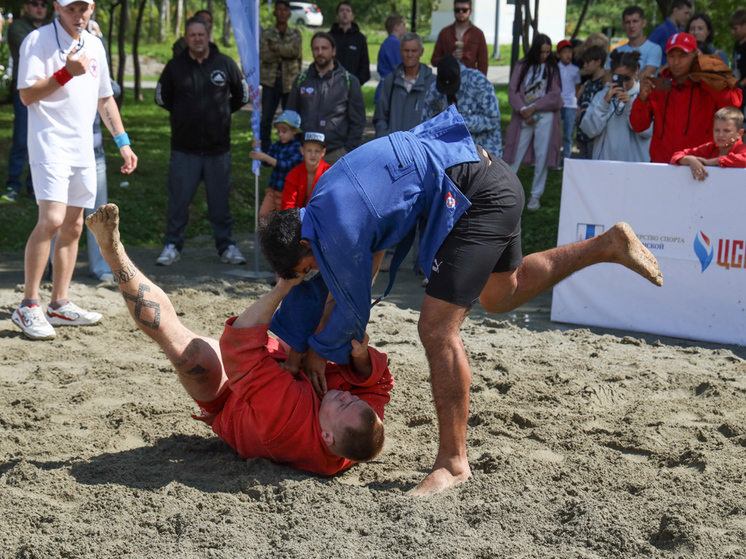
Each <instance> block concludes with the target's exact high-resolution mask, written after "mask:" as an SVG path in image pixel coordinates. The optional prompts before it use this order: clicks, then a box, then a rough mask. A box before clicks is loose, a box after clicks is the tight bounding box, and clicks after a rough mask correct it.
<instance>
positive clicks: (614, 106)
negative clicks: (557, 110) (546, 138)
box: [580, 51, 652, 163]
mask: <svg viewBox="0 0 746 559" xmlns="http://www.w3.org/2000/svg"><path fill="white" fill-rule="evenodd" d="M639 69H640V53H639V52H620V51H614V52H612V53H611V73H612V77H611V81H610V82H608V83H607V84H606V87H605V88H604V89H602V90H601V91H599V92H598V93H596V95H594V96H593V99H592V100H591V103H590V105H588V110H587V111H586V113H585V116H584V117H583V120H582V121H581V122H580V129H581V130H582V131H583V132H584V133H585V135H586V136H588V137H589V138H591V140H592V142H593V155H592V159H605V160H613V161H631V162H640V163H647V162H649V161H650V136H651V134H652V126H650V127H648V129H647V130H645V131H644V132H641V133H637V132H635V131H634V130H632V128H631V127H630V125H629V113H630V111H631V110H632V103H633V102H634V100H635V98H637V96H638V95H639V93H640V83H639V82H638V81H637V76H638V71H639Z"/></svg>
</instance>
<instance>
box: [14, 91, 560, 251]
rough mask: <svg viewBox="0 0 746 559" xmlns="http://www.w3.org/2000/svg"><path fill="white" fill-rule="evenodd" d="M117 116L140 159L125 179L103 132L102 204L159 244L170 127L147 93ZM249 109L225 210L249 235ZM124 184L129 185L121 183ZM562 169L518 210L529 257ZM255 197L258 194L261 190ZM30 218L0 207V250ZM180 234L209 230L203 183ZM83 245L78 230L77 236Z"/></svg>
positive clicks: (236, 123) (30, 208) (235, 138)
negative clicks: (531, 208) (527, 208)
mask: <svg viewBox="0 0 746 559" xmlns="http://www.w3.org/2000/svg"><path fill="white" fill-rule="evenodd" d="M374 91H375V88H373V87H364V88H363V96H364V98H365V102H366V112H367V114H368V115H372V114H373V108H374V107H373V94H374ZM496 91H497V95H498V99H499V101H500V110H501V113H502V120H503V130H504V129H505V128H506V127H507V124H508V122H509V120H510V107H509V105H508V94H507V87H506V86H498V87H497V88H496ZM7 98H8V94H7V90H3V89H0V99H7ZM122 116H123V119H124V123H125V126H126V127H127V131H128V133H129V135H130V138H131V139H132V143H133V149H134V150H135V153H136V154H137V155H138V157H139V164H138V169H137V170H136V171H135V173H133V174H132V175H130V176H128V177H125V176H124V175H121V174H120V173H119V167H120V166H121V157H120V155H119V150H117V148H116V146H115V145H114V141H113V140H112V139H111V137H110V136H109V135H108V134H107V133H105V134H104V147H105V150H106V160H107V166H108V183H109V201H111V202H114V203H115V204H117V205H119V206H120V208H121V209H122V211H123V212H124V213H126V215H127V216H128V218H127V219H126V220H124V221H123V223H122V239H123V241H124V243H125V244H126V245H128V246H151V247H152V246H161V245H162V244H163V242H164V239H163V235H164V230H165V224H166V206H167V198H168V197H167V192H166V176H167V172H168V159H169V153H170V139H171V130H170V126H169V121H168V113H167V112H166V111H165V110H163V109H161V108H159V107H158V106H156V105H155V103H154V101H153V97H152V95H146V96H145V101H144V102H143V103H135V102H134V98H133V92H132V90H130V89H127V90H126V91H125V101H124V105H123V107H122ZM12 123H13V107H12V105H11V104H9V103H4V104H1V105H0V177H3V178H4V177H6V176H7V165H8V159H7V154H8V151H9V150H10V144H11V139H12V131H13V125H12ZM249 130H250V113H249V112H248V111H239V112H237V113H236V114H234V116H233V126H232V132H231V135H232V137H231V150H232V155H233V169H232V183H233V184H232V191H231V208H232V210H233V216H234V222H235V223H234V232H236V233H248V232H251V231H253V226H254V175H253V174H252V173H251V159H249V152H250V151H251V139H252V135H251V132H249ZM270 172H271V170H270V169H269V168H268V167H263V168H262V173H261V177H260V180H259V184H260V193H263V191H264V188H265V187H266V185H267V183H268V181H269V175H270ZM518 176H519V178H520V179H521V182H522V183H523V185H524V189H525V190H526V199H528V192H529V190H530V185H531V178H532V176H533V169H532V168H523V169H521V170H520V171H519V173H518ZM123 181H127V182H129V186H127V187H122V186H121V183H122V182H123ZM561 184H562V173H561V172H559V171H549V178H548V179H547V188H546V192H545V193H544V196H543V197H542V200H541V204H542V206H541V209H540V210H539V211H537V212H524V215H523V221H522V226H523V250H524V254H529V253H532V252H536V251H539V250H545V249H547V248H551V247H553V246H556V243H557V226H558V223H559V202H560V194H561ZM260 196H262V195H261V194H260ZM36 219H37V210H36V203H35V202H34V201H33V200H30V199H26V198H23V199H22V200H21V201H19V202H17V203H15V204H3V205H0V247H1V248H0V251H20V250H23V248H24V246H25V244H26V240H27V238H28V235H29V233H30V232H31V230H32V229H33V228H34V225H35V224H36ZM186 234H187V237H188V238H191V237H195V236H200V235H207V236H210V235H211V234H212V229H211V227H210V225H209V222H208V220H207V204H206V202H205V194H204V186H201V187H200V190H199V191H198V192H197V195H196V196H195V197H194V201H193V203H192V206H191V211H190V220H189V225H188V227H187V231H186ZM82 239H83V240H82V242H83V243H85V235H83V237H82Z"/></svg>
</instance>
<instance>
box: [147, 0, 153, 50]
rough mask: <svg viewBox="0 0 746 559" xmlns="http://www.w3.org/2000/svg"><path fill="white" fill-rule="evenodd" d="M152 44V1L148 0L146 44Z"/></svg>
mask: <svg viewBox="0 0 746 559" xmlns="http://www.w3.org/2000/svg"><path fill="white" fill-rule="evenodd" d="M152 42H153V0H148V44H150V43H152Z"/></svg>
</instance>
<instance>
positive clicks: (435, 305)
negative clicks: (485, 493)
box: [411, 295, 471, 495]
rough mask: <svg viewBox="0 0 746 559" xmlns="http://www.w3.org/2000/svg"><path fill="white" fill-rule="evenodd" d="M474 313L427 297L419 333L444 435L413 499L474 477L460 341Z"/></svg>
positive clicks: (468, 370)
mask: <svg viewBox="0 0 746 559" xmlns="http://www.w3.org/2000/svg"><path fill="white" fill-rule="evenodd" d="M468 314H469V309H468V308H466V307H460V306H458V305H454V304H453V303H447V302H445V301H441V300H439V299H435V298H434V297H430V296H429V295H425V299H424V301H423V303H422V311H421V313H420V322H419V332H420V339H421V340H422V344H423V345H424V346H425V352H426V354H427V360H428V363H429V365H430V382H431V384H432V390H433V399H434V400H435V411H436V412H437V415H438V429H439V432H440V439H439V446H438V456H437V457H436V459H435V464H434V465H433V468H432V470H431V471H430V473H429V474H428V475H427V477H425V479H424V480H423V481H422V482H421V483H420V484H419V485H418V486H417V487H416V488H414V489H413V490H412V491H411V493H412V494H414V495H431V494H433V493H440V492H441V491H445V490H446V489H449V488H450V487H453V486H455V485H458V484H460V483H463V482H464V481H466V480H468V479H469V478H470V477H471V470H470V469H469V461H468V459H467V457H466V426H467V422H468V420H469V387H470V385H471V368H470V367H469V360H468V358H467V356H466V350H465V349H464V344H463V342H462V340H461V334H460V329H461V324H462V323H463V321H464V319H465V318H466V316H467V315H468Z"/></svg>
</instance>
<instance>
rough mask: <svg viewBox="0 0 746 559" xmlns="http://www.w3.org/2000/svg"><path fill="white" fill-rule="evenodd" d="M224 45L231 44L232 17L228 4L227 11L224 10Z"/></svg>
mask: <svg viewBox="0 0 746 559" xmlns="http://www.w3.org/2000/svg"><path fill="white" fill-rule="evenodd" d="M223 46H224V47H226V48H227V47H229V46H231V17H230V14H229V13H228V6H227V5H226V6H225V12H223Z"/></svg>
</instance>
